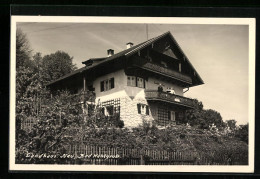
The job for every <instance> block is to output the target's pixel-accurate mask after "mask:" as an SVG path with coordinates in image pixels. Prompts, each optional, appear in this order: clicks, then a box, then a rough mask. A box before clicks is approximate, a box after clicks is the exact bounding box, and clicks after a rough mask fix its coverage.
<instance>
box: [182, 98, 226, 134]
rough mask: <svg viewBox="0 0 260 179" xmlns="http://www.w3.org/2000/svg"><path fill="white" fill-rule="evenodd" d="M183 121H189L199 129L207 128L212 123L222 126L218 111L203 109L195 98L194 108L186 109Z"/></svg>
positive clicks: (201, 104)
mask: <svg viewBox="0 0 260 179" xmlns="http://www.w3.org/2000/svg"><path fill="white" fill-rule="evenodd" d="M183 123H189V124H190V125H191V126H197V127H198V128H200V129H209V126H211V125H212V124H215V125H216V127H218V128H219V127H222V126H223V120H222V117H221V115H220V113H219V112H217V111H215V110H212V109H207V110H205V109H203V103H202V102H201V101H198V100H197V99H194V109H192V110H187V111H186V121H183Z"/></svg>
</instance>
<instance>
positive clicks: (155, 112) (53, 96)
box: [9, 16, 255, 173]
mask: <svg viewBox="0 0 260 179" xmlns="http://www.w3.org/2000/svg"><path fill="white" fill-rule="evenodd" d="M10 55H11V62H10V64H11V70H10V71H11V74H10V75H11V78H10V80H11V83H10V95H11V97H10V147H9V151H10V155H9V161H10V166H9V167H10V170H39V171H42V170H47V171H141V172H240V173H241V172H242V173H243V172H245V173H250V172H254V127H255V126H254V120H255V119H254V98H255V97H254V90H255V89H254V87H255V20H254V19H253V18H243V19H242V18H155V17H149V18H148V17H147V18H145V17H73V16H70V17H61V16H60V17H59V16H58V17H48V16H45V17H44V16H42V17H41V16H12V19H11V53H10Z"/></svg>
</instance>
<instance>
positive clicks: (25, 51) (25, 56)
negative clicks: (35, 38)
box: [16, 28, 33, 68]
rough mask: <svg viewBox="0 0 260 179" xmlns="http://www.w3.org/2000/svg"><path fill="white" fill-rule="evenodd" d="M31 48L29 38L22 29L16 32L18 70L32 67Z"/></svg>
mask: <svg viewBox="0 0 260 179" xmlns="http://www.w3.org/2000/svg"><path fill="white" fill-rule="evenodd" d="M31 51H32V50H31V47H30V44H29V41H28V38H27V36H26V34H25V33H23V32H22V30H21V29H19V28H18V29H17V30H16V68H19V67H32V66H33V64H32V61H31V60H30V58H31Z"/></svg>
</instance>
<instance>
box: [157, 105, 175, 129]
mask: <svg viewBox="0 0 260 179" xmlns="http://www.w3.org/2000/svg"><path fill="white" fill-rule="evenodd" d="M171 121H173V122H174V121H175V112H174V111H172V110H170V109H167V108H158V120H157V124H158V125H160V126H165V125H168V124H169V123H170V122H171Z"/></svg>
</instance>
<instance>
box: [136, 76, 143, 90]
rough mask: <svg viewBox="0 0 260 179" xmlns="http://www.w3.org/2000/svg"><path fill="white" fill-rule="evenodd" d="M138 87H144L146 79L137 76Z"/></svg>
mask: <svg viewBox="0 0 260 179" xmlns="http://www.w3.org/2000/svg"><path fill="white" fill-rule="evenodd" d="M137 87H139V88H144V79H143V78H139V77H137Z"/></svg>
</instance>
